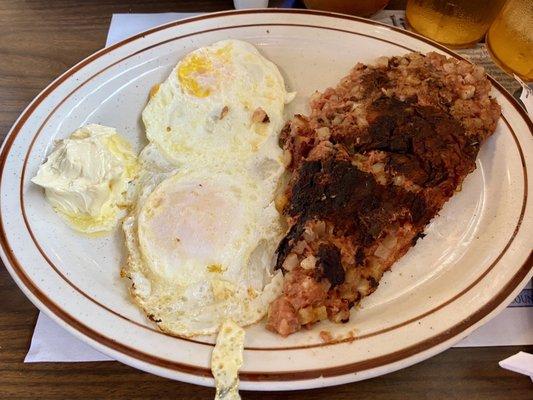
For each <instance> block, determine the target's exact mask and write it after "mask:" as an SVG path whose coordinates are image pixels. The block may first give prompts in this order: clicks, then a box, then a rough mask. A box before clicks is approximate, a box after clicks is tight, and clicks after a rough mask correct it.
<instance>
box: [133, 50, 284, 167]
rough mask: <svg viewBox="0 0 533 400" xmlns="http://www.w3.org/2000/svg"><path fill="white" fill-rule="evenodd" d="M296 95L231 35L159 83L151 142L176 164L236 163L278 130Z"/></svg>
mask: <svg viewBox="0 0 533 400" xmlns="http://www.w3.org/2000/svg"><path fill="white" fill-rule="evenodd" d="M293 97H294V95H293V94H291V93H288V92H287V91H286V89H285V84H284V81H283V78H282V76H281V74H280V72H279V70H278V68H277V67H276V66H275V65H274V64H273V63H272V62H270V61H269V60H267V59H266V58H264V57H263V56H262V55H261V54H260V53H259V52H258V51H257V49H256V48H255V47H254V46H253V45H251V44H250V43H247V42H243V41H239V40H224V41H221V42H217V43H215V44H213V45H211V46H207V47H202V48H199V49H197V50H195V51H193V52H192V53H190V54H188V55H186V56H185V57H184V58H183V59H182V60H181V61H180V62H179V63H178V64H177V65H176V67H175V68H174V69H173V70H172V72H171V73H170V76H169V77H168V78H167V79H166V80H165V81H164V82H163V83H161V84H160V85H156V86H155V87H154V88H153V90H152V92H151V95H150V100H149V102H148V105H147V106H146V108H145V109H144V111H143V113H142V119H143V122H144V125H145V127H146V135H147V138H148V140H149V141H150V142H151V143H154V144H156V145H157V147H158V148H159V150H160V151H161V152H162V153H163V154H165V156H166V157H167V158H168V159H169V160H171V161H172V162H173V163H174V164H175V165H177V166H186V167H187V168H191V167H193V166H198V167H203V166H204V165H206V164H207V165H212V164H218V165H229V166H231V168H236V167H238V166H239V165H245V164H246V163H247V162H248V161H249V160H250V159H251V158H254V157H255V154H256V153H257V152H258V151H259V150H260V148H261V147H262V145H263V144H264V142H265V141H267V140H268V139H269V138H272V137H273V136H277V133H278V132H279V130H280V129H281V128H282V125H283V109H284V105H285V103H287V102H289V101H290V100H291V99H292V98H293ZM277 150H278V151H279V148H278V149H277Z"/></svg>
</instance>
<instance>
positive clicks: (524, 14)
mask: <svg viewBox="0 0 533 400" xmlns="http://www.w3.org/2000/svg"><path fill="white" fill-rule="evenodd" d="M487 48H488V49H489V52H490V53H491V55H492V57H493V58H494V60H495V61H496V62H497V63H498V64H500V66H501V67H502V68H504V69H506V70H507V71H509V72H513V73H515V74H516V75H518V76H520V77H521V78H522V79H523V80H525V81H526V82H533V0H510V1H509V2H508V3H507V4H505V7H503V9H502V11H501V13H500V14H499V15H498V17H497V18H496V20H495V21H494V23H493V24H492V25H491V27H490V29H489V32H488V33H487Z"/></svg>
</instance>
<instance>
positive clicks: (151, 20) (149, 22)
mask: <svg viewBox="0 0 533 400" xmlns="http://www.w3.org/2000/svg"><path fill="white" fill-rule="evenodd" d="M198 14H199V13H162V14H114V15H113V18H112V19H111V25H110V27H109V33H108V36H107V42H106V46H109V45H111V44H113V43H116V42H118V41H120V40H123V39H125V38H127V37H129V36H132V35H134V34H136V33H139V32H142V31H144V30H146V29H150V28H152V27H154V26H157V25H161V24H164V23H167V22H170V21H174V20H176V19H181V18H187V17H190V16H194V15H198ZM399 15H403V12H401V13H399ZM378 19H379V20H382V22H388V21H390V23H391V24H393V23H394V24H395V25H396V21H401V19H400V18H396V17H395V16H394V12H391V11H386V12H382V13H381V14H378ZM398 25H401V24H400V23H398ZM532 295H533V289H532V287H531V283H530V284H529V285H528V286H527V288H526V289H524V291H523V292H522V294H521V296H519V297H517V300H515V301H514V302H513V304H511V306H510V307H509V308H507V309H505V310H504V311H503V312H502V313H501V314H500V315H498V316H497V317H496V318H494V319H493V320H492V321H490V322H489V323H487V324H486V325H484V326H482V327H481V328H479V329H477V330H476V331H475V332H473V333H472V334H471V335H470V336H468V337H467V338H465V339H464V340H463V341H461V342H460V343H459V344H457V345H456V347H473V346H505V345H528V344H533V334H532V332H533V308H532V306H533V300H532ZM105 360H111V359H110V358H109V357H107V356H105V355H103V354H102V353H100V352H98V351H96V350H94V349H93V348H91V347H90V346H88V345H86V344H85V343H83V342H82V341H80V340H78V339H77V338H75V337H74V336H72V335H71V334H70V333H68V332H67V331H65V330H64V329H63V328H61V327H60V326H59V325H58V324H56V323H55V322H54V321H53V320H51V319H50V318H49V317H47V316H46V315H44V314H42V313H41V314H40V315H39V317H38V319H37V324H36V326H35V330H34V333H33V337H32V341H31V345H30V350H29V351H28V354H27V356H26V358H25V360H24V362H28V363H29V362H53V361H58V362H74V361H78V362H80V361H105Z"/></svg>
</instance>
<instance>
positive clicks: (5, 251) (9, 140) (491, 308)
mask: <svg viewBox="0 0 533 400" xmlns="http://www.w3.org/2000/svg"><path fill="white" fill-rule="evenodd" d="M250 13H254V14H257V13H287V14H314V15H319V16H326V17H334V18H341V19H348V20H355V21H357V22H362V23H365V24H369V25H378V26H382V27H385V28H387V29H389V30H392V31H396V32H398V33H401V34H404V35H408V36H413V37H415V38H416V39H419V40H422V41H424V42H426V43H429V44H431V45H433V46H434V47H436V48H438V49H439V50H441V51H444V52H446V53H447V54H449V55H451V56H453V57H455V58H459V59H464V58H463V57H461V56H459V55H457V54H455V53H454V52H452V51H450V50H449V49H446V48H445V47H444V46H441V45H439V44H437V43H435V42H432V41H431V40H428V39H426V38H423V37H421V36H419V35H417V34H414V33H412V32H408V31H404V30H401V29H399V28H395V27H391V26H388V25H385V24H381V23H378V22H376V21H370V20H366V19H362V18H358V17H352V16H347V15H343V14H336V13H330V12H321V11H315V10H285V9H264V10H238V11H223V12H218V13H211V14H206V15H200V16H195V17H191V18H188V19H184V20H178V21H173V22H170V23H167V24H163V25H160V26H158V27H155V28H152V29H149V30H147V31H145V32H142V33H139V34H137V35H135V36H132V37H130V38H127V39H125V40H123V41H121V42H118V43H116V44H115V45H112V46H110V47H107V48H103V49H101V50H99V51H97V52H96V53H94V54H92V55H90V56H88V57H87V58H85V59H84V60H82V61H80V62H79V63H77V64H76V65H74V66H73V67H72V68H70V69H68V70H67V71H66V72H64V73H63V74H61V75H60V76H59V77H58V78H57V79H55V80H54V81H53V82H52V83H50V84H49V85H48V86H47V87H46V88H45V89H44V90H43V91H42V92H41V93H39V94H38V95H37V96H36V97H35V98H34V100H33V101H32V102H31V103H30V104H29V105H28V107H26V109H25V110H24V111H23V112H22V114H21V115H20V117H19V118H18V119H17V120H16V122H15V123H14V125H13V127H12V128H11V129H10V131H9V133H8V135H7V136H6V139H5V140H4V143H3V144H2V148H1V155H0V158H1V159H0V163H1V164H0V181H1V179H2V177H3V173H4V168H5V162H6V159H7V154H9V152H10V149H11V146H12V144H13V142H14V140H15V138H16V137H17V134H18V133H19V131H20V129H21V128H22V127H23V126H24V124H25V122H26V121H27V120H28V119H29V118H30V116H31V115H32V113H33V111H34V110H35V109H36V108H37V107H38V105H39V104H40V103H41V102H42V101H44V99H45V98H47V97H48V95H49V94H50V93H52V92H53V91H54V90H55V88H56V87H58V86H59V85H60V84H61V83H63V82H64V81H65V80H67V79H68V78H69V76H71V75H72V74H74V73H75V72H77V71H79V70H80V69H81V68H83V67H84V66H85V65H87V64H89V63H91V62H92V61H94V60H96V59H97V58H99V57H101V56H103V55H104V54H106V53H108V52H110V51H112V50H114V49H116V48H118V47H121V46H123V45H125V44H127V43H129V42H131V41H133V40H136V39H138V38H141V37H144V36H145V35H148V34H150V33H154V32H157V31H160V30H164V29H168V28H172V27H174V26H177V25H181V24H185V23H191V22H196V21H198V20H202V19H211V18H218V17H224V16H228V15H229V16H231V15H237V14H250ZM254 25H257V24H254ZM268 25H273V24H268ZM489 79H490V80H491V83H492V85H493V86H495V87H496V88H498V89H499V90H498V91H499V92H500V93H501V94H503V95H504V96H505V97H506V98H507V100H509V101H510V103H511V105H512V106H513V107H514V109H516V110H517V111H518V112H519V114H520V115H521V117H522V118H523V119H524V120H525V121H526V123H527V125H528V127H529V129H530V131H532V130H533V129H532V126H533V123H531V120H530V119H529V117H528V116H527V114H525V111H524V110H523V109H522V107H521V106H519V105H518V104H517V102H516V100H515V99H514V98H513V97H512V96H511V95H510V93H508V92H507V91H506V90H505V89H504V88H503V87H501V85H500V84H499V83H497V82H495V81H494V79H493V78H492V77H490V76H489ZM508 125H509V124H508ZM515 140H516V141H517V143H518V140H517V139H516V138H515ZM518 147H519V149H520V146H518ZM6 149H7V150H6ZM523 166H524V179H525V188H524V189H525V195H526V196H527V169H526V165H523ZM526 201H527V199H525V200H524V205H523V210H522V213H521V215H522V216H523V214H524V211H525V207H526ZM516 230H518V227H517V229H516ZM516 230H515V234H516ZM0 233H1V235H0V236H1V239H0V241H1V246H2V254H1V255H2V259H3V260H4V263H5V264H6V267H8V266H10V267H12V268H13V265H17V264H19V263H18V261H17V260H16V257H15V256H14V254H13V252H11V251H10V247H9V245H8V246H7V247H5V245H6V244H7V243H8V242H7V235H6V234H5V230H4V226H3V224H2V225H1V232H0ZM513 236H514V235H513ZM13 261H15V263H14V264H13V263H12V262H13ZM495 262H496V261H495ZM531 264H533V258H532V254H530V255H529V257H528V258H526V260H525V263H524V264H523V266H522V267H521V268H520V269H519V270H518V271H519V272H522V271H523V272H524V274H523V277H522V278H520V277H517V276H518V273H517V274H515V276H514V277H513V279H512V280H511V281H509V282H508V283H507V285H505V287H504V288H502V289H501V291H500V293H498V294H497V295H496V296H495V297H493V298H492V300H491V302H489V303H486V304H485V305H484V306H483V307H482V308H481V309H479V310H478V311H477V312H476V313H474V314H473V315H476V314H477V313H479V312H480V311H482V310H485V309H486V308H487V307H488V311H487V312H486V313H485V314H483V315H481V316H480V318H478V320H477V321H474V322H473V323H472V324H470V325H468V326H467V327H466V328H463V329H461V328H460V329H459V332H458V333H457V335H460V334H461V333H463V332H465V331H466V330H468V329H469V328H471V327H472V326H474V325H475V324H476V323H478V322H479V320H482V319H484V318H486V317H487V316H489V315H491V314H493V313H494V312H495V310H496V309H498V308H499V307H501V305H502V304H503V303H505V302H506V301H507V300H508V298H509V297H510V295H509V291H507V289H508V287H510V292H513V291H515V290H516V289H517V288H518V285H519V284H520V282H522V281H523V279H524V277H527V275H528V269H530V268H531ZM528 266H529V268H528ZM19 267H20V271H21V272H24V270H23V268H22V266H21V265H20V264H19ZM8 270H9V272H10V274H11V275H12V276H13V273H12V271H11V270H10V268H8ZM18 277H19V278H20V279H21V281H23V280H24V279H23V277H21V276H20V275H18ZM25 278H27V281H26V282H23V285H24V288H23V287H21V289H26V290H28V291H32V289H34V290H36V291H37V292H40V291H39V288H38V287H36V286H35V285H34V284H33V282H31V279H29V277H27V276H26V277H25ZM16 281H17V283H19V281H18V280H17V279H16ZM515 281H517V282H515ZM28 284H29V285H28ZM19 286H21V285H20V284H19ZM23 291H24V292H25V293H26V291H25V290H23ZM506 291H507V293H504V294H503V300H502V295H501V292H506ZM26 294H27V293H26ZM41 294H42V293H41ZM506 294H507V296H506ZM32 295H34V296H36V297H37V299H39V296H37V295H36V293H34V292H33V291H32ZM43 295H44V294H43ZM28 297H30V296H28ZM44 297H45V298H46V297H47V296H46V295H44ZM493 302H494V303H495V304H494V305H493V304H492V303H493ZM38 303H40V304H41V306H42V307H43V308H45V310H46V312H47V314H50V313H52V314H53V315H54V319H56V320H57V319H58V318H59V319H61V318H60V317H59V316H58V315H57V314H58V313H57V311H58V310H56V311H55V312H54V311H53V310H51V309H48V307H47V306H46V305H45V304H43V303H42V302H41V301H40V300H38ZM52 304H53V302H52ZM39 308H41V307H39ZM59 311H62V310H61V309H59ZM59 314H61V312H59ZM67 315H68V314H67ZM61 321H62V325H64V324H67V325H69V323H68V322H66V321H65V320H63V319H61ZM70 322H71V323H73V321H70ZM77 323H79V321H76V320H75V319H74V323H73V325H69V328H71V329H69V330H75V331H76V332H77V333H78V336H80V337H84V338H85V337H86V335H85V334H84V333H83V332H82V331H80V330H79V326H78V328H75V326H76V325H77ZM454 327H455V326H454ZM85 328H87V329H89V330H91V328H89V327H88V326H85ZM93 332H94V331H93ZM94 333H95V334H96V335H99V333H98V332H94ZM457 335H453V334H452V335H448V336H447V338H446V339H444V340H440V341H437V343H436V344H435V345H434V346H431V345H430V346H429V348H426V349H425V350H424V349H422V350H421V351H418V352H415V353H412V354H411V356H412V357H414V356H420V355H422V354H424V352H425V351H429V350H431V349H434V348H436V347H438V345H439V344H442V343H445V342H446V341H447V340H452V339H454V338H455V337H456V336H457ZM89 337H91V336H89ZM91 339H92V340H95V339H94V338H91ZM430 339H431V338H430ZM430 339H428V340H430ZM457 340H458V339H457ZM420 343H423V342H419V343H417V344H415V345H413V346H416V347H418V346H419V345H420ZM100 344H101V345H102V346H104V347H105V346H106V345H105V344H103V343H100ZM117 344H118V343H115V342H113V345H114V346H116V345H117ZM413 346H410V347H413ZM106 348H107V347H106ZM115 350H116V349H115ZM133 350H134V349H133ZM134 351H135V352H137V351H136V350H134ZM439 351H440V350H439ZM125 355H126V354H125ZM430 355H431V354H430ZM430 355H428V357H429V356H430ZM383 357H386V356H383ZM408 357H410V356H409V355H407V356H406V357H404V358H400V359H398V360H396V361H401V360H406V359H407V358H408ZM141 361H142V360H141ZM396 361H392V362H396ZM145 362H148V363H149V364H151V363H150V362H149V361H145ZM172 364H174V363H172ZM384 365H386V364H383V365H382V366H384ZM342 367H345V366H340V367H335V368H333V369H335V370H337V369H338V368H342ZM193 368H194V370H198V369H202V368H201V367H197V366H194V367H193ZM204 370H205V371H207V373H206V374H205V375H204V376H210V371H209V370H207V369H204ZM320 371H321V372H323V371H324V370H320ZM182 372H185V373H191V372H186V371H182ZM308 372H309V373H312V375H313V376H311V377H306V378H304V377H303V376H295V374H294V373H292V372H286V373H282V374H284V375H291V376H290V377H289V380H293V379H315V378H316V370H310V371H308ZM349 372H350V371H348V373H349ZM351 372H353V371H351ZM192 373H193V374H194V375H197V374H195V373H194V372H192ZM345 373H346V371H344V372H343V373H338V374H336V375H335V376H341V375H343V374H345ZM321 375H322V374H321ZM327 375H328V376H331V375H330V374H329V373H328V374H327ZM250 378H252V377H250ZM278 379H280V376H276V377H274V378H273V380H274V381H276V380H278ZM253 380H254V379H250V381H253Z"/></svg>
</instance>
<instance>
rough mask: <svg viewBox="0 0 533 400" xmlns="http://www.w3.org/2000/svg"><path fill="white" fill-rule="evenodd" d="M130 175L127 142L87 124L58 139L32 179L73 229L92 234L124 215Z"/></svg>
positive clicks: (111, 131) (132, 167)
mask: <svg viewBox="0 0 533 400" xmlns="http://www.w3.org/2000/svg"><path fill="white" fill-rule="evenodd" d="M136 173H137V161H136V155H135V154H134V153H133V151H132V149H131V146H130V145H129V143H128V142H127V141H126V140H125V139H124V138H122V137H121V136H120V135H119V134H118V133H117V131H116V130H115V129H114V128H110V127H107V126H102V125H96V124H91V125H87V126H85V127H82V128H80V129H78V130H76V131H75V132H74V133H72V135H71V136H70V137H69V138H67V139H64V140H61V141H59V142H58V144H57V146H56V148H55V150H54V151H53V152H52V153H51V154H50V155H49V156H48V159H47V161H46V162H45V163H44V164H42V165H41V166H40V168H39V170H38V172H37V175H36V176H35V177H34V178H32V182H33V183H35V184H37V185H39V186H42V187H43V188H44V189H45V195H46V198H47V200H48V202H49V203H50V204H51V205H52V207H53V209H54V210H55V211H56V212H57V213H58V214H59V215H60V216H61V217H62V218H63V219H64V220H65V221H66V222H67V223H68V224H69V225H70V226H71V227H72V228H73V229H75V230H77V231H79V232H83V233H90V234H92V233H100V232H107V231H110V230H112V229H113V228H114V227H115V226H116V224H117V222H118V221H119V219H120V218H121V217H123V216H124V214H125V212H124V209H125V208H126V207H127V206H128V205H129V203H128V200H127V197H126V192H127V190H128V183H129V182H130V181H131V180H132V179H133V177H134V176H135V175H136Z"/></svg>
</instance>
